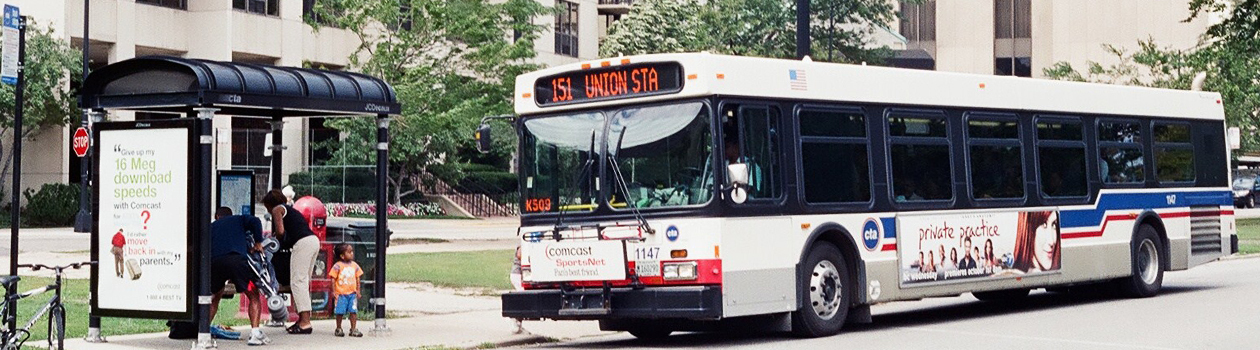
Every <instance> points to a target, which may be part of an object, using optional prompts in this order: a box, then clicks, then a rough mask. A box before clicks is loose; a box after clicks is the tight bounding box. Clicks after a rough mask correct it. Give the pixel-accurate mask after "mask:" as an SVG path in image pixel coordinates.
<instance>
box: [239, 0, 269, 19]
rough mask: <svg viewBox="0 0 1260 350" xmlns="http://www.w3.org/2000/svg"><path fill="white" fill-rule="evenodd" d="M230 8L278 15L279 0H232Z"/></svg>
mask: <svg viewBox="0 0 1260 350" xmlns="http://www.w3.org/2000/svg"><path fill="white" fill-rule="evenodd" d="M232 8H234V9H237V10H243V11H245V12H249V13H256V14H260V15H268V16H279V15H280V0H232Z"/></svg>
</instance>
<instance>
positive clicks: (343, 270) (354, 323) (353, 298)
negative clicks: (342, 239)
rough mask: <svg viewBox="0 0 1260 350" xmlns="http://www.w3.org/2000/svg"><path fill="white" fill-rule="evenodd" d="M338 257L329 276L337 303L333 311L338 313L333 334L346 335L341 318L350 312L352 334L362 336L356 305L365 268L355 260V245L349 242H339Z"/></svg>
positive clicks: (336, 250)
mask: <svg viewBox="0 0 1260 350" xmlns="http://www.w3.org/2000/svg"><path fill="white" fill-rule="evenodd" d="M335 252H336V254H337V258H338V259H340V261H338V262H337V263H336V264H333V267H332V270H330V271H328V277H332V280H333V297H334V298H335V300H336V301H337V304H336V305H335V306H334V307H333V313H334V314H336V315H337V330H336V331H334V332H333V335H336V336H338V337H344V336H346V333H345V332H342V331H341V319H342V317H345V315H346V314H350V336H351V337H362V336H363V333H361V332H359V327H358V323H359V316H358V313H359V312H358V308H357V307H356V305H357V304H358V301H359V276H363V269H362V268H360V267H359V264H358V263H356V262H354V247H351V246H350V245H349V244H345V243H342V244H339V245H337V248H336V249H335Z"/></svg>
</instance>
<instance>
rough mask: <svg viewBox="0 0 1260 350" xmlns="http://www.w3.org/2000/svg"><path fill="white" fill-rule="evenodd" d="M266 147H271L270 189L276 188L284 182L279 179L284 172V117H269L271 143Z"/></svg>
mask: <svg viewBox="0 0 1260 350" xmlns="http://www.w3.org/2000/svg"><path fill="white" fill-rule="evenodd" d="M267 147H270V148H271V189H273V190H278V189H280V187H281V186H284V182H283V181H280V177H281V176H283V175H281V174H284V173H283V171H284V157H282V155H283V153H284V152H283V151H284V119H281V117H274V118H272V119H271V144H270V145H267ZM291 199H297V198H291Z"/></svg>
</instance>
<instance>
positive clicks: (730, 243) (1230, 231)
mask: <svg viewBox="0 0 1260 350" xmlns="http://www.w3.org/2000/svg"><path fill="white" fill-rule="evenodd" d="M514 98H515V106H516V112H517V114H518V115H519V116H518V117H516V118H514V119H513V120H514V123H515V127H516V128H517V131H518V134H519V136H520V143H519V147H520V148H519V155H518V156H519V163H518V164H517V165H518V169H519V173H520V188H521V195H522V203H521V209H522V210H521V211H522V215H521V228H520V236H521V268H522V270H523V271H522V275H523V281H524V288H525V290H523V291H518V292H512V293H508V294H506V295H504V296H503V297H502V302H503V315H504V316H505V317H512V318H523V319H556V320H599V321H600V326H601V327H602V328H604V329H606V330H624V331H629V332H630V333H631V334H633V335H635V336H637V337H663V336H667V335H669V334H670V333H671V332H673V331H680V330H703V329H708V328H711V327H713V325H715V324H719V322H717V321H721V320H726V319H741V320H749V319H751V320H759V322H764V324H765V325H767V326H769V327H773V328H775V329H782V330H789V331H791V332H793V333H796V334H799V335H802V336H825V335H831V334H835V333H837V332H839V331H840V329H841V327H842V326H843V325H844V324H845V323H846V322H869V321H870V319H871V315H870V305H872V304H876V303H883V302H890V301H897V300H914V299H921V298H925V297H937V296H954V295H959V294H962V293H972V294H974V295H975V297H976V298H979V299H981V300H994V299H1006V300H1010V299H1017V298H1020V297H1023V296H1026V295H1027V294H1028V292H1029V290H1030V289H1038V288H1062V287H1067V286H1073V285H1084V284H1094V283H1098V282H1106V283H1113V284H1114V285H1115V286H1117V287H1118V288H1120V289H1121V290H1122V291H1124V293H1125V294H1127V295H1129V296H1133V297H1149V296H1153V295H1155V294H1157V293H1158V292H1159V289H1160V285H1161V283H1162V279H1163V274H1164V272H1165V271H1175V270H1184V269H1187V268H1190V267H1192V266H1196V265H1200V264H1203V263H1207V262H1210V261H1214V260H1217V259H1219V258H1221V257H1223V256H1226V255H1229V254H1232V253H1234V252H1235V251H1236V250H1237V237H1236V236H1235V229H1234V217H1233V206H1232V205H1233V201H1232V200H1233V198H1232V195H1231V192H1230V186H1229V185H1230V179H1229V169H1228V161H1229V157H1228V150H1227V148H1226V142H1225V134H1226V129H1225V124H1224V112H1223V108H1222V104H1221V103H1222V102H1221V99H1220V96H1219V95H1218V94H1216V93H1210V92H1192V91H1176V90H1164V89H1150V88H1139V87H1125V86H1113V85H1098V84H1085V83H1073V82H1061V81H1049V80H1037V79H1027V78H1015V77H999V76H988V75H971V74H956V73H944V72H933V71H919V70H907V69H895V68H883V67H867V66H858V65H845V64H831V63H816V62H810V61H809V60H803V61H795V60H779V59H764V58H748V57H734V56H722V55H713V54H707V53H683V54H660V55H643V56H631V57H623V58H615V59H605V60H597V61H591V62H585V63H577V64H570V65H565V66H559V67H554V68H548V69H544V70H541V71H537V72H533V73H529V74H525V75H522V76H520V77H519V78H518V79H517V80H516V92H515V97H514ZM488 128H489V126H488V125H483V126H482V127H481V129H479V135H485V136H486V138H485V139H483V140H480V141H483V142H488V135H489V134H488V131H489V130H488ZM749 316H757V317H749Z"/></svg>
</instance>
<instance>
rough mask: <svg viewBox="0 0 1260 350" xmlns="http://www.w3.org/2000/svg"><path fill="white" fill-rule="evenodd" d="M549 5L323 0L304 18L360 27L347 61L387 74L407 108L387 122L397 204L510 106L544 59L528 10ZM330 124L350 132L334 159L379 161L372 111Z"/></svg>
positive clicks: (530, 1)
mask: <svg viewBox="0 0 1260 350" xmlns="http://www.w3.org/2000/svg"><path fill="white" fill-rule="evenodd" d="M544 11H546V8H544V7H542V6H541V5H539V4H538V3H537V2H536V1H534V0H507V1H489V0H327V1H319V2H316V6H315V9H314V13H315V16H312V17H311V18H308V19H307V23H308V24H310V25H311V26H312V27H315V28H317V29H318V28H320V27H321V26H323V25H330V26H335V27H340V28H345V29H346V30H349V31H350V32H352V33H354V34H355V35H357V36H358V37H359V39H360V42H361V44H360V46H359V48H358V50H357V51H356V52H355V53H354V54H353V55H351V56H350V66H349V69H352V70H357V71H359V72H362V73H365V74H369V75H372V76H376V77H378V78H381V79H383V80H385V81H386V82H388V83H390V85H392V86H393V87H394V90H395V92H396V95H397V96H398V101H399V103H400V104H401V105H402V107H403V109H402V114H401V115H400V116H398V117H396V118H395V119H394V120H393V121H392V124H391V127H390V135H391V138H392V140H391V142H390V159H389V163H390V164H389V165H390V173H389V174H388V178H389V184H388V185H389V188H390V189H391V190H392V201H393V202H394V203H395V204H397V203H400V202H401V199H402V197H404V196H406V195H408V194H411V193H415V192H417V191H419V190H420V189H421V188H422V184H423V181H425V180H426V179H427V178H428V176H430V175H431V174H433V173H435V172H443V171H446V172H448V173H449V172H451V171H452V169H457V168H455V167H451V166H450V164H453V163H455V162H458V161H459V160H458V159H454V158H456V157H457V155H458V153H457V151H458V150H459V149H461V148H467V147H471V140H470V138H469V136H468V133H469V132H470V131H471V130H473V128H474V127H475V125H476V123H477V122H478V121H479V120H480V118H481V117H482V116H485V115H491V114H502V113H509V112H511V110H512V106H511V101H512V94H513V89H514V82H515V77H516V76H517V75H519V74H521V73H524V72H527V71H530V70H533V69H536V68H537V66H535V65H533V64H531V63H529V60H530V59H531V58H533V57H534V55H535V52H534V49H533V47H534V40H535V39H537V37H538V35H539V31H540V30H541V27H540V26H538V25H535V24H532V23H531V19H532V18H534V17H536V16H539V15H541V14H543V13H544ZM316 19H318V20H316ZM514 37H515V38H514ZM326 125H329V126H330V127H332V128H335V129H338V130H340V131H342V133H343V134H344V135H346V136H345V137H344V138H343V139H342V140H341V142H340V144H339V145H337V147H336V149H335V150H334V152H333V157H334V161H335V162H341V163H342V164H367V163H369V162H372V161H374V159H375V158H374V155H375V152H373V150H374V149H375V147H376V129H375V122H374V121H373V120H371V119H369V118H345V119H336V120H333V121H330V122H328V123H327V124H326ZM448 175H449V176H446V177H447V178H451V177H457V176H458V174H448Z"/></svg>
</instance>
